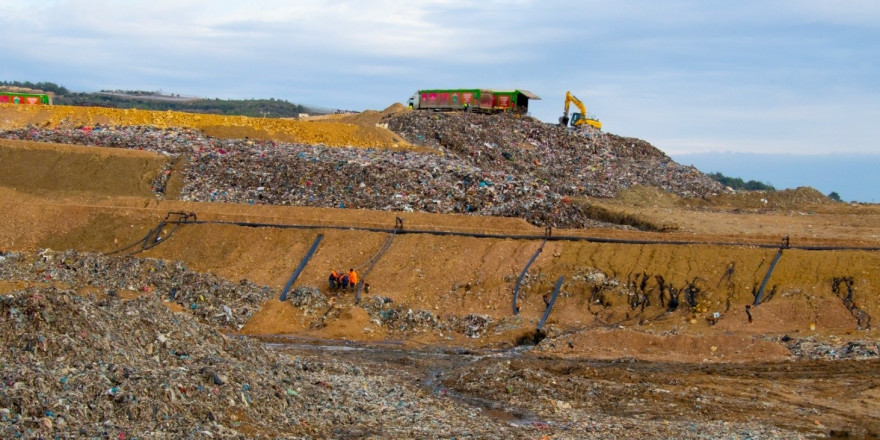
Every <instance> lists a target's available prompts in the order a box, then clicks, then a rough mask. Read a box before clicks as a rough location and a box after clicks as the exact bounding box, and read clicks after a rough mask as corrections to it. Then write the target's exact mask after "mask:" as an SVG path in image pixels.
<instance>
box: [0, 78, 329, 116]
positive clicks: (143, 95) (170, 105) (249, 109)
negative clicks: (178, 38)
mask: <svg viewBox="0 0 880 440" xmlns="http://www.w3.org/2000/svg"><path fill="white" fill-rule="evenodd" d="M0 87H23V88H29V89H34V90H37V91H42V92H44V93H52V94H53V95H54V97H53V103H54V104H55V105H73V106H88V107H108V108H120V109H141V110H156V111H167V110H172V111H179V112H188V113H210V114H219V115H235V116H251V117H258V118H259V117H269V118H295V117H297V116H299V115H300V113H321V112H318V111H315V110H314V109H310V108H307V107H305V106H303V105H301V104H294V103H291V102H289V101H286V100H281V99H275V98H270V99H219V98H215V99H201V98H198V99H186V98H180V96H179V95H161V94H160V93H159V92H149V91H139V90H130V91H119V90H114V91H101V92H97V93H80V92H71V91H70V90H68V89H67V88H66V87H64V86H59V85H57V84H55V83H51V82H30V81H0Z"/></svg>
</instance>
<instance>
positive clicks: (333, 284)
mask: <svg viewBox="0 0 880 440" xmlns="http://www.w3.org/2000/svg"><path fill="white" fill-rule="evenodd" d="M328 281H330V290H331V291H332V290H336V289H338V288H339V273H337V272H336V269H333V270H331V271H330V278H329V280H328Z"/></svg>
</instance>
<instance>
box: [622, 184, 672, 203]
mask: <svg viewBox="0 0 880 440" xmlns="http://www.w3.org/2000/svg"><path fill="white" fill-rule="evenodd" d="M678 200H679V197H678V196H676V195H675V194H672V193H669V192H667V191H663V190H661V189H659V188H656V187H653V186H645V185H637V186H633V187H630V188H626V189H623V190H620V191H618V192H617V194H615V195H614V201H615V202H619V203H621V204H624V205H628V206H663V207H666V206H675V205H676V204H677V203H678Z"/></svg>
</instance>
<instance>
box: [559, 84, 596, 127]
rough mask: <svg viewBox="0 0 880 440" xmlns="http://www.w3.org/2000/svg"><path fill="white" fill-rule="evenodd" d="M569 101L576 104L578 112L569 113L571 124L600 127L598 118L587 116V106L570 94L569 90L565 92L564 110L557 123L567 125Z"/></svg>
mask: <svg viewBox="0 0 880 440" xmlns="http://www.w3.org/2000/svg"><path fill="white" fill-rule="evenodd" d="M571 103H574V105H575V106H577V108H578V110H580V112H579V113H573V114H572V115H571V125H572V126H575V127H576V126H579V125H585V124H586V125H589V126H591V127H594V128H596V129H600V130H601V129H602V123H601V122H599V120H598V119H595V118H591V117H588V116H587V108H586V107H585V106H584V103H583V102H581V100H580V99H577V97H576V96H574V95H572V94H571V92H565V111H564V112H563V114H562V117H561V118H559V125H560V126H562V127H565V126H567V125H568V121H569V117H568V109H569V106H570V105H571Z"/></svg>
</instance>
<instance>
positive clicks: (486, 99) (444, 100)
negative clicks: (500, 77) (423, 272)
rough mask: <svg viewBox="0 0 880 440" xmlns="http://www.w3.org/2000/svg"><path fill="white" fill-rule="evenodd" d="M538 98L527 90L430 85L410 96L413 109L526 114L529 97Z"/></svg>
mask: <svg viewBox="0 0 880 440" xmlns="http://www.w3.org/2000/svg"><path fill="white" fill-rule="evenodd" d="M538 99H541V98H540V97H539V96H537V95H535V94H534V93H532V92H530V91H528V90H519V89H515V90H493V89H429V90H419V91H417V92H416V93H415V94H414V95H413V96H412V97H411V98H410V99H409V107H410V108H412V109H413V110H434V111H479V112H484V113H503V112H514V113H518V114H526V113H528V111H529V100H538Z"/></svg>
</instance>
